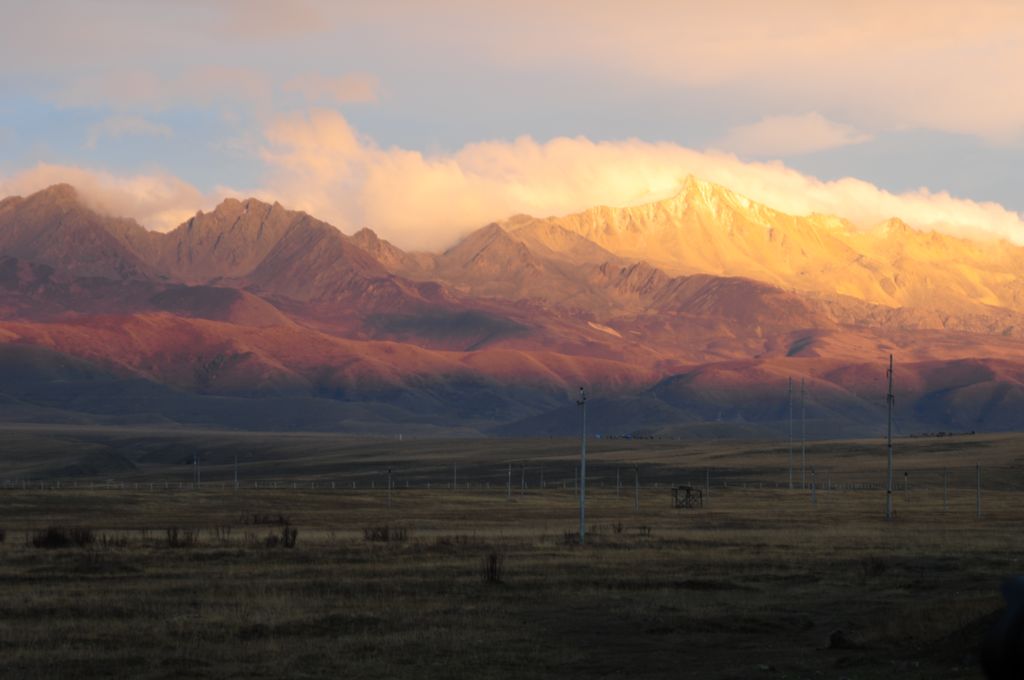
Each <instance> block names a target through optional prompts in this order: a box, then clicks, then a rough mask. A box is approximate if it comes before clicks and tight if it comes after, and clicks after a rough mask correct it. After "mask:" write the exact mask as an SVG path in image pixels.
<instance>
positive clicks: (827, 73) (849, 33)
mask: <svg viewBox="0 0 1024 680" xmlns="http://www.w3.org/2000/svg"><path fill="white" fill-rule="evenodd" d="M387 4H388V3H378V6H377V7H375V9H374V10H372V11H370V10H368V13H369V14H370V16H369V17H368V18H366V17H364V18H363V19H362V22H363V23H362V25H363V26H364V28H363V30H365V31H367V32H369V33H371V34H373V35H375V36H386V38H381V39H382V40H383V39H389V40H391V41H393V42H396V43H398V44H402V45H403V48H404V49H405V50H406V51H407V52H408V53H409V54H415V55H420V54H424V53H427V51H428V50H430V49H434V50H436V51H438V52H440V53H441V54H442V55H446V58H448V59H450V60H453V61H454V60H457V59H459V58H460V57H461V58H462V59H472V62H473V63H480V62H489V63H490V64H492V65H496V66H498V67H503V68H505V69H507V70H509V71H512V72H524V71H525V72H534V73H536V74H538V77H544V78H550V77H551V73H552V72H553V71H554V72H555V73H564V74H568V77H567V79H566V81H565V84H566V88H567V91H568V92H572V91H573V90H572V84H573V78H574V77H584V78H589V79H597V80H598V81H599V82H600V83H601V84H603V85H604V86H605V87H615V86H622V85H623V84H626V85H627V86H628V89H629V90H630V91H633V92H636V91H644V92H648V93H652V92H653V93H655V94H657V93H658V92H659V91H662V90H664V89H665V88H672V89H673V90H675V91H689V92H691V93H693V95H694V96H695V97H698V98H699V99H700V100H702V101H710V102H712V104H711V105H712V106H714V107H715V108H716V109H717V110H719V111H722V112H732V111H736V110H748V111H757V112H763V111H766V110H768V111H787V112H802V111H809V110H817V111H822V112H823V113H825V114H826V115H829V114H832V115H835V112H842V117H843V119H844V120H846V121H847V122H849V123H851V124H853V125H855V126H856V127H857V128H859V129H862V130H872V131H882V130H894V129H903V128H927V129H933V130H940V131H944V132H951V133H960V134H970V135H976V136H979V137H982V138H985V139H986V140H988V141H990V142H993V143H997V144H1002V143H1006V142H1009V141H1013V140H1017V141H1019V140H1020V138H1021V135H1022V132H1024V88H1019V87H1013V85H1012V83H1016V82H1018V80H1019V73H1020V72H1021V69H1022V68H1024V39H1022V38H1024V34H1022V28H1021V27H1022V26H1024V3H1020V2H1007V1H1004V0H978V1H977V2H973V3H971V6H970V7H971V9H970V11H969V12H967V11H964V4H963V2H961V1H960V0H904V1H902V2H886V1H885V0H863V1H861V2H845V3H841V2H815V1H813V0H778V1H777V2H763V1H761V0H721V1H720V2H714V3H694V2H678V1H675V0H649V1H648V2H645V3H643V5H642V7H637V6H636V5H635V4H631V3H594V2H584V1H583V0H576V1H572V0H570V1H567V2H556V3H553V2H546V1H545V0H521V1H520V2H516V3H501V2H498V3H476V2H472V1H471V0H452V1H451V2H447V3H444V4H442V5H441V6H440V7H439V6H438V5H437V4H436V3H422V4H419V5H416V4H409V5H408V6H406V7H404V11H403V12H402V14H401V20H400V21H396V17H395V13H394V12H393V11H392V9H391V8H389V7H387V6H386V5H387ZM379 5H384V6H383V7H382V6H379ZM423 26H430V27H431V28H432V30H422V27H423ZM492 27H500V30H495V29H494V28H492ZM522 45H529V49H521V48H520V46H522Z"/></svg>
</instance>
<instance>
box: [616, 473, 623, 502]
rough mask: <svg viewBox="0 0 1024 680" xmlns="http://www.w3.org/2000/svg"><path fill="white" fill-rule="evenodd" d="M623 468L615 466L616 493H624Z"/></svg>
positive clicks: (617, 494)
mask: <svg viewBox="0 0 1024 680" xmlns="http://www.w3.org/2000/svg"><path fill="white" fill-rule="evenodd" d="M621 473H622V468H615V495H616V496H621V495H622V474H621Z"/></svg>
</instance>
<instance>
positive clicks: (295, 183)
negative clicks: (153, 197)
mask: <svg viewBox="0 0 1024 680" xmlns="http://www.w3.org/2000/svg"><path fill="white" fill-rule="evenodd" d="M265 135H266V145H265V148H264V149H263V152H262V158H263V160H264V162H265V163H266V164H267V169H268V177H267V181H266V183H265V184H264V187H263V188H262V189H261V190H259V191H257V192H254V193H257V194H258V195H261V196H263V197H265V198H272V199H276V200H279V201H281V202H282V203H284V204H285V205H288V206H291V207H295V208H300V209H303V210H306V211H308V212H310V213H311V214H314V215H316V216H318V217H320V218H322V219H326V220H327V221H330V222H332V223H334V224H335V225H337V226H339V227H341V228H342V229H343V230H345V231H351V230H354V229H356V228H359V227H362V226H369V227H372V228H373V229H375V230H377V231H378V232H379V233H381V234H382V235H383V236H384V237H386V238H388V239H390V240H392V241H394V242H395V243H396V244H398V245H400V246H402V247H406V248H414V249H427V250H437V249H440V248H443V247H446V246H448V245H450V244H451V243H453V242H454V241H455V240H456V239H457V238H459V237H460V236H463V235H465V234H466V233H468V232H469V231H470V230H472V229H476V228H478V227H480V226H483V225H484V224H487V223H488V222H491V221H494V220H500V219H504V218H506V217H508V216H510V215H513V214H515V213H520V212H524V213H529V214H533V215H537V216H547V215H559V214H565V213H570V212H574V211H579V210H583V209H586V208H589V207H593V206H596V205H612V206H623V205H634V204H638V203H642V202H647V201H651V200H657V199H660V198H665V197H667V196H670V195H672V194H673V193H675V192H676V191H677V190H678V188H679V186H680V184H681V182H682V180H683V179H684V178H685V177H686V175H688V174H693V175H696V176H698V177H701V178H704V179H707V180H710V181H712V182H716V183H719V184H722V185H724V186H726V187H729V188H731V189H733V190H734V191H737V192H739V193H741V194H744V195H747V196H749V197H750V198H752V199H754V200H756V201H759V202H762V203H765V204H767V205H769V206H771V207H774V208H776V209H778V210H782V211H784V212H789V213H793V214H808V213H812V212H819V213H827V214H835V215H840V216H843V217H846V218H848V219H851V220H853V221H854V222H856V223H859V224H862V225H865V226H867V225H871V224H874V223H877V222H880V221H882V220H885V219H888V218H889V217H892V216H899V217H901V218H902V219H904V220H905V221H907V222H908V223H910V224H912V225H914V226H916V227H918V228H923V229H937V230H940V231H944V232H948V233H958V234H966V233H971V234H975V233H976V232H978V231H981V232H984V233H986V234H988V235H991V236H996V237H1002V238H1007V239H1010V240H1012V241H1014V242H1016V243H1021V244H1024V222H1022V218H1021V216H1020V215H1019V214H1017V213H1015V212H1012V211H1009V210H1007V209H1005V208H1003V207H1002V206H1000V205H998V204H995V203H977V202H974V201H970V200H964V199H959V198H954V197H952V196H950V195H948V194H946V193H941V192H940V193H934V192H931V191H929V190H927V189H920V190H917V191H913V192H909V193H905V194H893V193H890V192H888V191H885V190H883V189H880V188H878V187H876V186H874V185H873V184H871V183H869V182H865V181H862V180H858V179H852V178H846V179H841V180H837V181H830V182H825V181H821V180H818V179H816V178H813V177H809V176H807V175H803V174H801V173H799V172H797V171H795V170H792V169H790V168H787V167H786V166H785V165H783V164H781V163H778V162H771V163H754V162H744V161H741V160H739V159H738V158H737V157H735V156H733V155H730V154H727V153H723V152H716V151H708V152H700V151H695V150H692V149H688V148H685V147H682V146H679V145H676V144H669V143H650V142H645V141H640V140H636V139H626V140H622V141H611V142H595V141H591V140H589V139H587V138H585V137H571V138H570V137H558V138H555V139H552V140H550V141H547V142H538V141H536V140H534V139H532V138H530V137H520V138H518V139H516V140H513V141H500V140H499V141H485V142H478V143H473V144H467V145H465V146H463V147H462V148H460V149H458V150H456V151H454V152H451V153H435V154H423V153H421V152H419V151H412V150H408V149H402V148H398V147H389V148H384V147H381V146H379V145H377V144H376V143H375V142H374V140H372V139H370V138H369V137H366V136H364V135H361V134H359V133H358V132H357V131H356V130H355V129H354V128H353V127H352V126H351V125H350V124H349V123H348V121H346V120H345V118H344V117H342V116H341V115H340V114H338V113H336V112H333V111H326V110H315V111H312V112H310V113H308V114H295V115H291V116H286V117H283V118H280V119H278V120H277V121H275V122H274V123H273V124H271V125H270V126H269V127H268V128H267V130H266V131H265Z"/></svg>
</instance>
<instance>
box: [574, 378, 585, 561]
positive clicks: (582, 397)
mask: <svg viewBox="0 0 1024 680" xmlns="http://www.w3.org/2000/svg"><path fill="white" fill-rule="evenodd" d="M576 404H577V405H578V406H579V407H580V415H581V416H582V423H583V428H582V430H581V432H580V545H583V544H584V543H585V542H586V536H587V393H586V392H584V391H583V388H582V387H581V388H580V398H579V399H578V400H576Z"/></svg>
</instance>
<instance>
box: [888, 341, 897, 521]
mask: <svg viewBox="0 0 1024 680" xmlns="http://www.w3.org/2000/svg"><path fill="white" fill-rule="evenodd" d="M888 377H889V393H888V394H887V395H886V397H885V402H886V404H887V405H888V407H889V429H888V435H887V439H888V443H889V481H888V482H887V483H886V486H885V518H886V519H888V520H891V519H892V518H893V515H892V481H893V480H892V475H893V469H892V467H893V460H892V408H893V405H894V404H895V403H896V397H895V395H893V393H892V355H891V354H890V355H889V372H888Z"/></svg>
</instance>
